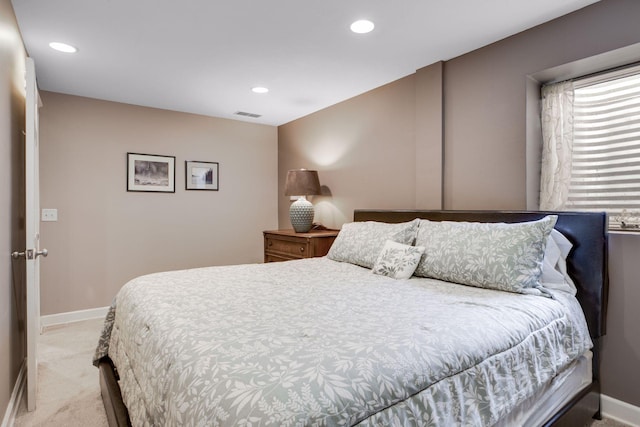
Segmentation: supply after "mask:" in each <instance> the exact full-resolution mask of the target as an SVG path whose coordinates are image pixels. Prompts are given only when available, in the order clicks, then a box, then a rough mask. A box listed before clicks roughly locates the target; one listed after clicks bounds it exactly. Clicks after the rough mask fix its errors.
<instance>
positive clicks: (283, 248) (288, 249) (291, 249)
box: [266, 237, 309, 258]
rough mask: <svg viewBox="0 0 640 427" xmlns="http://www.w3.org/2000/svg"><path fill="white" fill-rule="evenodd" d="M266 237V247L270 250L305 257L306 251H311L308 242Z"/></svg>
mask: <svg viewBox="0 0 640 427" xmlns="http://www.w3.org/2000/svg"><path fill="white" fill-rule="evenodd" d="M266 239H267V242H266V244H267V247H266V249H267V250H268V251H270V252H278V253H282V254H289V255H295V256H296V257H301V258H304V255H305V253H306V252H308V251H309V248H308V244H307V242H298V241H295V242H292V241H289V240H281V239H274V238H272V237H267V238H266Z"/></svg>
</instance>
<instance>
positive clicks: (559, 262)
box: [540, 229, 577, 296]
mask: <svg viewBox="0 0 640 427" xmlns="http://www.w3.org/2000/svg"><path fill="white" fill-rule="evenodd" d="M572 247H573V244H572V243H571V242H570V241H569V239H567V238H566V237H565V235H564V234H562V233H561V232H559V231H558V230H556V229H553V230H551V233H550V234H549V238H548V239H547V247H546V249H545V253H544V259H543V264H542V276H541V278H540V282H541V284H542V286H543V287H545V288H547V289H555V290H559V291H564V292H568V293H570V294H571V295H574V296H575V295H576V293H577V289H576V285H575V284H574V283H573V280H571V277H570V276H569V273H567V256H568V255H569V252H570V251H571V248H572Z"/></svg>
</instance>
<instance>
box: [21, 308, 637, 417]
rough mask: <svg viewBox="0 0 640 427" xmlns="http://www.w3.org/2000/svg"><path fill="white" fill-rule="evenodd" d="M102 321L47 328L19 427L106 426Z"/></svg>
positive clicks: (41, 340)
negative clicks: (31, 406)
mask: <svg viewBox="0 0 640 427" xmlns="http://www.w3.org/2000/svg"><path fill="white" fill-rule="evenodd" d="M102 322H103V320H102V319H97V320H85V321H82V322H75V323H69V324H66V325H61V326H55V327H49V328H47V329H46V330H45V331H44V333H43V334H42V335H41V336H40V339H39V341H38V358H39V364H38V391H37V395H36V410H35V411H33V412H27V410H26V406H25V403H24V401H23V402H22V404H21V406H20V409H19V410H18V415H17V418H16V423H15V426H16V427H22V426H24V427H37V426H56V427H57V426H65V427H67V426H68V427H75V426H78V427H80V426H82V427H106V426H108V424H107V416H106V414H105V412H104V407H103V406H102V398H101V396H100V383H99V379H98V369H96V368H95V367H94V366H93V365H92V364H91V358H92V357H93V353H94V350H95V348H96V345H97V344H98V337H99V336H100V331H101V330H102ZM591 427H625V424H621V423H618V422H615V421H613V420H606V419H605V420H602V421H594V422H593V423H592V424H591Z"/></svg>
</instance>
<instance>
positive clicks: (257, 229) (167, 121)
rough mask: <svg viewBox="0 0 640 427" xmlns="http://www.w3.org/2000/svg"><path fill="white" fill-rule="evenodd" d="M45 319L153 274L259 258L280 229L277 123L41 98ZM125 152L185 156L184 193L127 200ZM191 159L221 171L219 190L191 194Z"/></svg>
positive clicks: (97, 302) (178, 183) (179, 183)
mask: <svg viewBox="0 0 640 427" xmlns="http://www.w3.org/2000/svg"><path fill="white" fill-rule="evenodd" d="M41 95H42V99H43V103H44V106H43V108H42V109H41V110H40V114H41V122H40V135H41V149H40V150H41V151H40V152H41V168H40V170H41V172H40V173H41V175H40V178H41V187H42V188H41V207H42V208H55V209H58V221H57V222H42V223H41V234H42V245H43V246H44V247H46V248H47V249H48V250H49V253H50V254H49V256H48V257H47V258H46V259H45V260H44V261H43V262H42V263H41V266H42V279H41V282H42V283H41V295H42V298H41V305H42V314H43V315H47V314H54V313H62V312H69V311H75V310H81V309H89V308H94V307H103V306H107V305H109V304H110V303H111V300H112V299H113V297H114V296H115V294H116V292H117V291H118V289H120V287H121V286H122V285H124V284H125V283H126V282H127V281H128V280H129V279H131V278H133V277H135V276H138V275H141V274H145V273H150V272H155V271H161V270H172V269H183V268H191V267H200V266H208V265H221V264H239V263H252V262H261V261H262V256H263V255H262V252H263V249H262V231H263V230H265V229H273V228H276V227H277V206H276V202H277V199H276V188H277V130H276V128H275V127H273V126H265V125H256V124H251V123H245V122H240V121H234V120H226V119H217V118H211V117H204V116H198V115H193V114H184V113H177V112H171V111H166V110H158V109H152V108H144V107H137V106H132V105H126V104H118V103H113V102H107V101H98V100H94V99H88V98H81V97H76V96H70V95H62V94H56V93H50V92H43V93H42V94H41ZM127 152H134V153H147V154H161V155H171V156H175V157H176V180H175V188H176V192H175V193H173V194H166V193H139V192H138V193H135V192H127V191H126V175H127V174H126V164H127V163H126V162H127V156H126V153H127ZM185 160H200V161H215V162H219V163H220V190H219V191H185V164H184V162H185Z"/></svg>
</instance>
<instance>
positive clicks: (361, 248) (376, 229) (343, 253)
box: [327, 219, 420, 268]
mask: <svg viewBox="0 0 640 427" xmlns="http://www.w3.org/2000/svg"><path fill="white" fill-rule="evenodd" d="M419 223H420V220H418V219H414V220H413V221H410V222H402V223H400V224H387V223H384V222H376V221H365V222H351V223H348V224H344V225H343V226H342V229H341V230H340V233H338V236H337V237H336V240H335V241H334V242H333V245H332V246H331V249H329V253H328V254H327V257H328V258H329V259H332V260H334V261H340V262H348V263H351V264H355V265H359V266H362V267H367V268H371V267H373V264H374V263H375V262H376V259H377V258H378V255H379V254H380V251H381V250H382V247H383V246H384V243H385V242H386V241H387V240H393V241H394V242H398V243H402V244H405V245H410V244H412V243H413V241H414V240H415V238H416V233H417V231H418V224H419Z"/></svg>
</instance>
